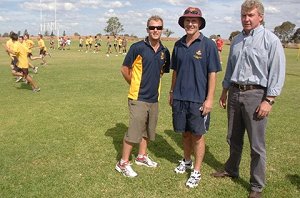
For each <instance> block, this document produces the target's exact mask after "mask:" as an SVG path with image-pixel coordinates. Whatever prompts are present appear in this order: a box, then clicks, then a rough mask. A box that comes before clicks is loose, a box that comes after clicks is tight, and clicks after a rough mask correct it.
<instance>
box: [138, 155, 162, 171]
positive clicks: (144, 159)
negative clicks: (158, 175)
mask: <svg viewBox="0 0 300 198" xmlns="http://www.w3.org/2000/svg"><path fill="white" fill-rule="evenodd" d="M135 163H136V164H137V165H143V166H147V167H151V168H155V167H157V163H156V162H155V161H153V160H152V159H151V158H150V157H149V155H144V156H143V157H141V158H139V157H137V158H135Z"/></svg>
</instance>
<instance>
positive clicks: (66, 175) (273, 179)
mask: <svg viewBox="0 0 300 198" xmlns="http://www.w3.org/2000/svg"><path fill="white" fill-rule="evenodd" d="M166 45H167V46H168V47H169V48H170V49H172V46H173V42H170V41H169V42H167V43H166ZM105 51H106V49H102V51H101V52H100V53H99V54H94V53H84V52H78V51H77V44H73V46H72V48H71V50H66V51H58V50H55V51H51V53H52V58H47V59H48V62H49V64H48V66H39V73H38V74H33V76H34V79H35V80H36V81H37V83H38V85H39V86H40V87H41V92H39V93H33V92H32V91H31V90H30V88H29V86H28V85H26V84H24V83H15V82H14V78H13V77H12V76H11V74H10V69H9V66H8V63H9V59H8V56H7V55H6V53H5V52H4V50H3V49H2V50H1V51H0V197H1V198H6V197H149V198H150V197H151V198H156V197H209V198H215V197H220V198H221V197H238V198H239V197H247V196H248V190H249V184H248V183H249V182H248V181H249V155H250V154H249V144H248V140H247V139H246V138H247V136H245V146H244V154H243V158H242V162H241V167H240V168H241V170H240V172H241V177H240V178H239V179H237V180H231V179H224V180H219V179H215V178H212V177H211V176H210V174H211V173H212V172H214V171H215V170H219V169H221V168H222V167H223V163H224V162H225V160H226V159H227V157H228V152H229V151H228V145H227V143H226V125H227V124H226V120H227V118H226V112H225V111H224V110H222V109H221V108H219V106H218V103H217V101H218V98H219V96H220V91H221V80H222V78H223V75H224V71H225V65H226V60H225V59H226V58H227V55H228V46H225V50H224V52H223V59H224V60H223V63H224V64H223V71H222V72H220V73H219V74H218V84H217V90H216V94H215V104H214V109H213V113H212V123H211V127H210V131H209V133H208V134H207V135H206V143H207V144H206V155H205V159H204V164H203V168H202V175H203V177H202V180H201V183H200V185H199V186H198V188H196V189H187V188H186V187H185V182H186V179H187V178H188V174H183V175H176V174H175V173H174V172H173V169H174V167H175V166H176V165H177V162H178V161H177V160H179V159H181V156H182V145H181V136H180V135H178V134H175V133H174V132H173V131H172V123H171V109H170V107H169V106H168V103H167V98H168V91H169V89H170V81H171V75H170V74H166V75H165V76H164V77H163V79H162V83H163V86H162V93H161V100H160V115H159V122H158V126H157V138H156V141H155V142H153V143H151V144H150V145H149V154H150V156H152V158H154V159H155V160H156V161H157V162H159V164H160V166H159V167H158V168H156V169H149V168H145V167H138V166H136V165H133V168H134V169H135V170H136V171H137V172H138V173H139V176H138V177H137V178H134V179H129V178H125V177H123V176H122V175H121V174H119V173H117V172H116V171H115V170H114V167H115V164H116V162H117V160H118V159H119V158H120V152H121V146H122V138H123V135H124V132H125V131H126V129H127V126H128V109H127V91H128V85H127V83H126V82H125V80H124V79H123V77H122V76H121V73H120V66H121V64H122V61H123V58H124V56H122V55H119V56H115V55H113V56H110V57H109V58H108V57H106V56H105V53H104V52H105ZM34 55H37V51H34ZM296 55H297V50H296V49H286V57H287V75H286V83H285V87H284V90H283V92H282V95H281V96H280V97H278V98H277V99H276V103H275V104H274V106H273V111H272V113H271V115H270V119H269V121H268V129H267V186H266V188H265V190H264V197H270V198H271V197H285V198H286V197H295V198H296V197H300V192H299V191H300V169H299V168H300V154H299V153H300V146H299V140H300V133H299V120H300V113H299V110H300V105H299V98H300V91H299V85H300V84H299V80H300V61H299V62H297V61H296ZM33 63H35V64H36V65H37V64H39V62H38V61H36V62H33ZM136 152H137V149H134V151H133V154H134V155H136Z"/></svg>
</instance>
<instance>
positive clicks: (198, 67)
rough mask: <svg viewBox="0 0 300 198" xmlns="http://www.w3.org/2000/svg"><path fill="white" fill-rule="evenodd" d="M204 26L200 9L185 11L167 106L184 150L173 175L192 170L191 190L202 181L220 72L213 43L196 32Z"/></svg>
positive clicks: (174, 59) (175, 54) (179, 22)
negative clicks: (217, 76) (182, 32)
mask: <svg viewBox="0 0 300 198" xmlns="http://www.w3.org/2000/svg"><path fill="white" fill-rule="evenodd" d="M205 23H206V22H205V19H204V18H203V17H202V13H201V11H200V9H199V8H193V7H189V8H187V9H186V10H185V12H184V14H183V15H182V16H181V17H180V18H179V20H178V24H179V25H180V26H181V27H182V28H184V30H185V32H186V35H184V36H183V37H182V38H181V39H180V40H178V41H177V42H176V43H175V45H174V49H173V54H172V59H171V69H173V75H172V83H171V90H170V98H169V103H170V105H171V106H172V113H173V127H174V131H175V132H178V133H182V138H183V149H184V156H183V159H182V160H180V161H179V162H180V163H179V165H178V166H177V167H176V168H175V172H176V173H185V172H186V170H187V169H193V170H192V172H191V175H190V177H189V179H188V180H187V182H186V186H187V187H190V188H194V187H196V186H198V184H199V181H200V179H201V174H200V169H201V164H202V161H203V157H204V153H205V141H204V134H205V133H206V132H207V130H208V127H209V121H210V111H211V110H212V106H213V97H214V92H215V85H216V73H217V72H218V71H220V70H221V65H220V61H219V57H218V50H217V47H216V45H215V43H214V42H213V41H212V40H211V39H208V38H207V37H205V36H204V35H203V34H202V33H200V31H199V30H201V29H203V28H204V27H205ZM192 152H193V153H194V158H195V159H194V160H195V161H194V164H193V162H192V159H191V153H192Z"/></svg>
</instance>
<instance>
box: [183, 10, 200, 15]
mask: <svg viewBox="0 0 300 198" xmlns="http://www.w3.org/2000/svg"><path fill="white" fill-rule="evenodd" d="M184 14H197V15H200V13H199V12H198V11H197V10H186V11H185V12H184Z"/></svg>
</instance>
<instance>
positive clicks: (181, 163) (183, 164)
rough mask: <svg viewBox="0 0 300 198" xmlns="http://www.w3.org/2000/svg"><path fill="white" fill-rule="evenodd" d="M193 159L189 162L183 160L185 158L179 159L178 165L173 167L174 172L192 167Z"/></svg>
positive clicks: (183, 171) (184, 170) (182, 171)
mask: <svg viewBox="0 0 300 198" xmlns="http://www.w3.org/2000/svg"><path fill="white" fill-rule="evenodd" d="M193 168H194V166H193V161H192V160H191V161H190V162H189V163H186V162H185V159H183V160H179V165H178V166H177V167H176V168H175V169H174V171H175V173H180V174H182V173H185V172H186V170H187V169H193Z"/></svg>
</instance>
